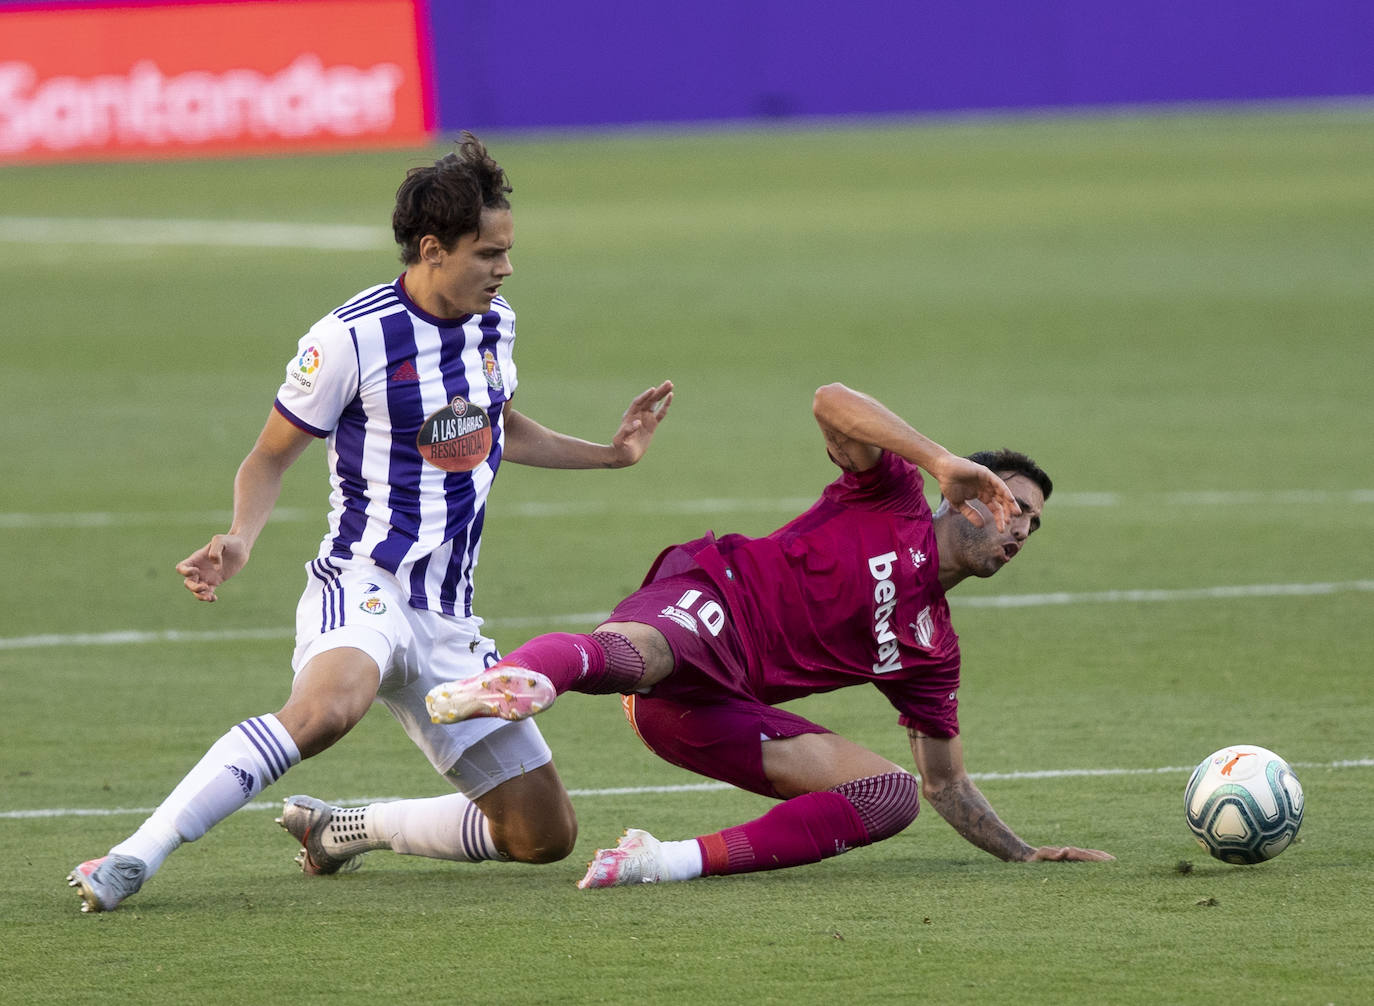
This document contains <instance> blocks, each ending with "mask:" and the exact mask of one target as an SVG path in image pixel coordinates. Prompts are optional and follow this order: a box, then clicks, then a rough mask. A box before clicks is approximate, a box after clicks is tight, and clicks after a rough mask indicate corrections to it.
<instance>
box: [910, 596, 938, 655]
mask: <svg viewBox="0 0 1374 1006" xmlns="http://www.w3.org/2000/svg"><path fill="white" fill-rule="evenodd" d="M910 625H911V631H912V632H914V633H915V634H916V644H917V645H918V646H920V648H921V649H923V650H929V649H930V644H931V643H933V642H934V641H935V619H933V618H931V617H930V605H928V604H927V605H926V606H925V607H924V608H922V609H921V613H920V614H919V615H917V616H916V621H914V622H911V623H910Z"/></svg>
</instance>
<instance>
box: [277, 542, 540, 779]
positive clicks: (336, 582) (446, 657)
mask: <svg viewBox="0 0 1374 1006" xmlns="http://www.w3.org/2000/svg"><path fill="white" fill-rule="evenodd" d="M305 569H306V576H307V580H308V582H307V584H306V588H305V593H304V594H302V595H301V599H300V603H299V604H298V605H297V606H296V651H295V653H294V654H293V655H292V657H291V668H292V670H293V671H295V672H296V673H297V674H299V673H300V671H301V668H303V667H304V666H305V665H306V664H307V663H309V662H310V660H311V659H312V658H314V657H315V656H317V655H318V654H320V653H323V652H324V651H326V650H333V649H338V648H339V647H341V646H350V647H354V648H356V649H359V650H362V651H363V652H364V653H366V654H368V655H369V656H370V657H372V659H373V660H375V661H376V663H377V666H378V668H380V670H381V682H380V684H379V686H378V688H377V701H378V702H381V703H383V704H384V705H385V706H386V707H387V708H388V709H390V710H391V715H392V716H394V717H396V720H397V722H398V723H400V724H401V726H402V727H403V728H404V729H405V732H406V733H407V734H408V735H409V736H410V739H411V740H412V741H414V742H415V745H416V746H417V747H419V749H420V750H421V751H423V752H424V753H425V757H426V758H428V759H429V761H430V764H432V765H433V766H434V768H435V769H436V770H437V771H438V772H439V773H441V774H442V775H444V776H445V777H446V778H447V779H448V780H449V781H450V782H451V783H452V784H453V785H454V786H455V787H457V788H458V789H459V790H461V791H462V792H463V793H464V794H465V795H466V796H468V797H469V798H471V799H476V798H477V797H479V796H481V795H482V794H483V793H486V792H487V791H488V790H490V789H492V788H493V787H495V786H497V785H499V784H500V783H502V782H505V781H506V780H507V779H511V778H514V777H515V776H518V775H521V774H523V773H525V772H529V771H531V770H532V769H536V768H538V767H539V766H541V765H544V764H547V763H548V762H550V761H552V760H553V752H551V751H550V750H549V745H548V744H547V743H546V742H545V740H544V738H543V736H542V735H541V734H540V733H539V728H538V727H536V726H535V725H534V721H533V720H521V721H520V722H518V723H508V722H506V721H505V720H498V719H477V720H467V721H465V722H462V723H450V724H446V725H439V724H436V723H432V722H430V718H429V711H428V710H427V709H426V708H425V695H426V693H427V692H428V691H429V690H430V689H431V688H433V687H434V686H435V685H439V684H443V683H444V682H446V681H457V680H459V679H462V678H469V677H472V676H473V675H474V674H478V673H480V672H482V671H483V670H485V669H486V668H488V667H490V666H491V665H492V664H494V663H496V661H497V660H498V659H500V654H499V653H498V652H497V649H496V644H495V642H493V641H492V640H490V639H488V638H487V637H485V636H483V635H482V631H481V629H482V620H481V619H480V618H457V617H455V616H453V615H445V614H443V613H441V612H437V611H426V610H422V609H419V608H412V607H411V606H410V604H409V591H408V590H406V588H405V587H404V580H402V579H398V578H397V577H396V576H394V575H392V574H391V573H388V572H387V571H386V570H384V569H382V568H380V567H378V566H376V565H373V564H372V563H370V562H365V561H360V560H357V559H352V560H350V559H334V558H330V559H315V560H313V561H311V562H309V563H306V567H305ZM402 572H403V573H404V570H403V571H402Z"/></svg>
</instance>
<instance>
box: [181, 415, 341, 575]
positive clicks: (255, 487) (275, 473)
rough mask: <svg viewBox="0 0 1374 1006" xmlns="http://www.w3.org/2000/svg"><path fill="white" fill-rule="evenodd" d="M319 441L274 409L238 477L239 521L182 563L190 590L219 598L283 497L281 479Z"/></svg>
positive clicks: (236, 509)
mask: <svg viewBox="0 0 1374 1006" xmlns="http://www.w3.org/2000/svg"><path fill="white" fill-rule="evenodd" d="M315 439H316V437H315V436H314V435H313V434H310V433H307V432H306V431H304V430H302V429H300V428H299V427H297V426H296V425H295V424H294V423H291V422H290V421H288V420H287V419H286V418H285V417H284V416H282V414H281V413H279V412H278V411H277V410H276V409H273V410H272V412H271V414H270V415H269V416H268V417H267V423H266V425H264V426H263V428H262V432H261V433H259V434H258V440H257V443H255V444H254V445H253V449H252V450H251V451H249V453H248V456H247V457H246V458H244V459H243V463H242V464H241V465H239V470H238V474H237V475H235V476H234V517H233V521H232V522H231V523H230V526H229V531H228V532H227V533H225V534H217V535H215V536H214V537H213V538H211V539H210V541H209V543H208V544H206V545H204V546H202V547H201V548H198V549H196V551H195V552H193V553H191V554H190V555H189V556H187V557H186V558H185V559H183V560H182V561H181V562H179V563H177V567H176V570H177V572H178V573H180V574H181V575H182V576H183V577H185V580H184V583H185V585H186V589H187V590H189V591H190V592H191V593H192V594H194V595H195V596H196V597H197V598H198V599H199V600H202V601H213V600H215V588H216V587H218V586H219V585H220V584H222V583H223V582H224V581H225V580H227V579H229V578H230V577H231V576H233V575H234V574H235V573H237V572H238V571H239V570H241V569H242V568H243V567H244V565H245V564H246V563H247V562H248V556H249V553H250V552H252V550H253V543H254V542H256V541H257V540H258V535H259V534H261V533H262V529H263V528H264V527H265V526H266V525H267V518H268V517H269V516H271V514H272V508H273V507H274V506H276V503H277V497H278V496H279V495H281V484H282V476H283V475H285V473H286V470H287V469H288V468H290V467H291V466H292V465H293V464H295V462H296V459H297V458H299V457H300V456H301V454H303V453H304V452H305V449H306V448H307V447H309V446H310V444H311V442H312V441H314V440H315Z"/></svg>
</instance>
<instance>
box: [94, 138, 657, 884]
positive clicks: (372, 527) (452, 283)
mask: <svg viewBox="0 0 1374 1006" xmlns="http://www.w3.org/2000/svg"><path fill="white" fill-rule="evenodd" d="M510 191H511V189H510V186H509V185H508V184H507V181H506V176H505V173H504V171H503V170H502V169H501V167H500V166H499V165H498V164H497V163H496V162H495V161H494V160H493V159H492V158H491V156H490V155H489V154H488V153H487V151H486V148H485V147H484V146H483V145H482V143H481V142H480V141H479V140H478V139H477V138H476V137H474V136H472V135H471V134H466V133H465V134H464V135H463V139H462V142H461V143H460V145H459V147H458V149H457V150H456V151H454V152H453V153H450V154H448V155H446V156H445V157H443V158H441V159H440V160H438V161H437V162H435V163H434V164H433V165H432V166H426V167H421V168H415V169H413V170H411V171H410V172H409V173H408V174H407V175H406V177H405V179H404V181H403V182H402V183H401V186H400V188H399V189H398V190H397V193H396V204H395V209H394V212H393V215H392V226H393V230H394V232H395V236H396V240H397V242H398V243H399V244H400V246H401V259H402V261H403V263H404V265H405V271H404V272H403V273H402V275H401V276H400V277H399V278H397V279H396V280H395V281H394V282H390V283H384V284H381V285H379V286H375V287H371V288H370V289H367V290H364V291H362V292H361V293H359V294H358V295H357V296H356V297H353V298H352V299H350V300H349V301H348V302H347V303H345V304H344V305H343V306H342V307H339V308H337V309H336V310H334V311H331V312H330V313H329V314H327V315H326V316H325V317H324V318H322V319H321V320H320V321H319V322H317V323H316V324H315V325H314V326H313V327H312V328H311V329H310V331H309V332H308V333H306V335H305V336H304V337H303V338H302V339H301V340H300V343H299V345H298V346H297V348H296V351H295V352H294V353H293V354H292V356H291V359H290V361H289V362H288V364H287V366H286V373H285V378H284V380H283V382H282V384H281V387H280V388H279V390H278V391H277V397H276V401H275V403H274V407H273V408H272V410H271V411H270V413H269V415H268V419H267V423H266V425H265V426H264V427H263V429H262V432H261V433H260V434H259V436H258V439H257V443H256V444H255V445H254V446H253V449H252V451H251V452H250V453H249V454H248V456H247V457H246V458H245V460H244V461H243V463H242V465H241V466H240V467H239V470H238V474H237V476H236V477H235V480H234V513H233V519H232V523H231V526H230V528H229V530H228V532H227V533H225V534H217V535H215V536H214V537H213V538H211V539H210V541H209V543H208V544H206V545H205V546H204V547H202V548H200V549H198V550H196V551H195V552H194V553H193V554H192V555H190V556H189V557H187V558H186V559H185V560H183V561H182V562H181V563H179V564H178V565H177V572H178V573H179V574H180V575H181V576H182V577H183V578H184V583H185V586H186V588H187V589H188V590H190V591H191V593H192V594H193V595H194V596H195V597H196V598H198V599H200V600H202V601H214V600H216V599H217V597H218V590H219V588H220V587H221V586H222V585H223V584H224V582H225V581H226V580H228V579H229V578H230V577H232V576H234V575H235V574H236V573H238V572H239V570H241V569H242V568H243V566H244V564H245V563H246V562H247V561H248V558H249V554H250V552H251V551H252V548H253V544H254V542H255V541H256V539H257V538H258V535H259V533H260V532H261V531H262V529H263V526H264V525H265V524H266V523H267V519H268V516H269V515H270V514H271V512H272V509H273V506H274V505H275V503H276V500H277V497H278V494H279V492H280V489H281V484H282V476H283V474H284V473H285V472H286V470H287V469H288V468H290V467H291V465H292V464H294V463H295V462H296V460H297V459H298V458H300V456H301V455H302V454H303V453H304V452H305V450H306V449H307V448H308V447H309V446H310V444H312V443H313V442H314V441H316V440H324V442H325V449H326V451H327V453H328V461H329V470H330V497H329V499H330V513H329V529H328V531H327V533H326V534H325V536H324V539H323V541H322V542H321V543H320V548H319V552H318V554H317V555H316V557H315V558H314V559H312V560H311V561H310V562H309V563H308V564H307V566H306V588H305V592H304V594H303V595H302V597H301V600H300V602H299V605H298V607H297V610H296V648H295V653H294V656H293V659H292V668H293V670H294V672H295V679H294V682H293V684H292V688H291V693H290V697H289V698H288V699H287V702H286V704H285V705H284V706H282V708H281V709H279V710H278V711H277V712H276V713H275V714H273V713H266V714H263V715H261V716H254V717H251V718H249V719H247V720H244V721H243V722H242V723H239V724H237V725H236V726H234V727H232V728H231V729H230V730H229V731H228V732H227V733H225V734H224V735H223V736H222V737H221V738H220V739H219V740H217V741H216V742H215V743H214V744H213V745H212V746H211V747H210V749H209V750H208V751H207V752H206V754H205V756H204V757H203V758H202V759H201V760H200V762H199V763H198V764H196V765H195V766H194V767H193V768H192V769H191V771H190V772H189V773H188V774H187V775H186V776H185V777H184V778H183V779H182V780H181V782H180V783H179V784H178V785H177V786H176V787H175V789H173V791H172V793H171V795H169V796H168V797H167V798H166V799H165V800H164V801H163V802H162V804H161V805H160V806H159V807H157V809H156V810H155V811H154V812H153V813H152V815H151V816H150V817H149V818H148V819H147V820H146V821H145V822H144V823H143V825H142V826H141V827H139V829H138V830H137V831H136V832H135V833H134V834H133V835H131V836H129V837H128V838H127V839H125V840H124V841H122V842H120V843H118V844H117V845H115V846H114V847H113V848H112V849H111V850H110V851H109V853H108V854H107V855H106V856H103V857H100V858H98V859H93V860H90V861H88V862H85V863H82V864H81V865H80V866H78V867H76V868H75V869H74V870H73V871H72V872H71V874H70V875H69V877H68V882H69V883H70V884H71V886H73V887H77V888H79V889H80V893H81V897H82V911H109V910H111V909H113V908H115V907H116V906H117V905H118V904H119V903H120V902H121V901H123V900H124V899H125V898H127V897H128V896H129V895H131V894H133V893H134V892H136V891H137V890H138V889H139V888H140V887H142V885H143V884H144V883H145V882H146V881H147V880H148V878H149V877H151V876H152V875H153V874H154V873H155V872H156V871H157V869H158V868H159V867H160V866H161V865H162V863H163V861H164V860H165V859H166V858H167V856H168V855H169V854H170V853H171V852H172V851H173V850H174V849H176V848H177V847H178V846H179V845H181V844H182V843H183V842H190V841H194V840H195V839H197V838H199V837H200V836H201V835H203V834H204V833H205V832H206V831H207V830H209V829H210V828H211V827H213V826H214V825H215V824H217V823H218V822H219V821H221V820H223V819H224V818H225V817H227V816H228V815H229V814H231V813H232V812H233V811H235V810H237V809H238V808H240V807H242V806H243V805H244V804H246V803H248V802H249V801H250V800H252V799H253V797H255V796H256V795H257V794H258V793H259V792H260V791H261V790H262V789H263V788H264V787H265V786H267V785H269V784H271V783H273V782H276V781H277V780H278V779H279V778H281V776H282V775H283V774H285V772H286V771H287V770H288V769H289V768H291V767H292V766H293V765H295V764H296V763H297V762H299V761H300V760H301V759H302V758H309V757H311V756H312V755H315V754H318V753H319V752H320V751H323V750H324V749H325V748H328V747H329V746H330V745H331V744H333V743H334V742H336V741H337V740H339V739H340V738H341V737H343V736H344V735H345V734H346V733H348V731H349V730H350V729H351V728H352V727H353V726H354V725H355V724H356V723H357V722H358V721H359V720H361V719H362V717H363V714H364V713H366V712H367V710H368V708H369V706H371V704H372V703H373V701H374V700H375V701H380V702H382V703H383V704H385V705H386V706H387V707H388V708H389V709H390V710H391V712H392V714H393V715H394V716H395V717H396V719H397V720H398V721H399V722H400V724H401V725H402V727H403V728H404V729H405V730H406V732H407V733H408V734H409V736H410V737H411V739H412V740H413V741H414V742H415V744H416V745H417V746H418V747H419V748H420V749H421V750H422V751H423V752H424V753H425V755H426V756H427V757H428V758H429V760H430V762H431V763H432V764H433V766H434V768H435V769H436V770H437V771H438V772H439V773H441V774H442V775H443V776H444V777H445V778H446V779H447V780H448V781H449V782H450V783H451V784H452V785H453V787H454V788H455V790H456V792H454V793H452V794H449V795H446V796H441V797H436V798H433V799H431V800H422V801H409V802H406V803H405V804H404V805H403V806H402V805H397V806H396V807H388V806H385V805H383V806H381V807H380V808H379V809H377V810H375V811H371V810H369V811H367V812H364V811H363V810H352V811H348V810H343V809H341V808H340V809H336V808H332V807H329V806H327V805H325V804H323V803H321V802H320V801H318V800H314V799H312V798H310V797H291V798H289V799H288V800H287V801H286V803H285V806H284V810H283V814H282V819H281V824H282V825H283V827H285V828H286V829H287V830H288V831H289V832H291V834H292V835H293V836H294V837H295V838H297V839H298V840H299V841H300V842H301V844H302V846H303V848H302V850H301V854H300V856H299V857H298V861H299V862H300V864H301V867H302V869H304V870H305V872H306V873H311V874H319V873H332V872H336V871H337V870H339V869H341V868H345V867H347V866H349V865H351V864H354V863H356V858H355V853H357V852H360V851H363V850H364V849H373V848H393V849H395V850H396V851H398V852H402V853H412V854H417V855H424V856H430V857H434V858H440V859H449V860H457V861H474V862H475V861H479V860H485V859H511V860H517V861H520V862H526V863H547V862H552V861H554V860H558V859H561V858H563V857H564V856H566V855H567V854H568V853H569V852H570V851H571V850H572V847H573V842H574V840H575V838H576V831H577V825H576V818H575V816H574V814H573V809H572V805H571V803H570V801H569V799H568V796H567V793H566V791H565V790H564V788H563V785H562V783H561V781H560V780H559V778H558V773H557V771H556V770H555V768H554V765H553V761H552V756H551V754H550V752H549V748H548V745H547V744H546V743H545V742H544V740H543V738H542V737H541V736H540V734H539V732H538V731H537V730H536V729H534V727H533V723H530V722H525V723H507V722H503V721H500V720H487V721H479V722H477V723H467V724H458V725H450V726H438V725H436V724H434V723H433V722H432V721H431V719H430V717H429V714H428V712H427V710H426V708H425V702H424V697H425V694H426V692H427V691H428V690H429V689H430V688H431V687H433V686H434V685H436V684H438V683H440V682H443V681H447V680H450V679H453V678H461V677H467V676H471V675H475V674H477V673H479V672H481V671H482V670H483V669H484V668H486V667H488V666H491V665H492V664H494V663H495V662H496V661H497V659H498V653H497V650H496V646H495V643H494V642H493V641H492V640H491V639H489V638H487V637H486V636H485V635H483V633H482V620H481V619H480V618H478V617H477V616H476V615H475V614H474V610H473V573H474V571H475V568H476V565H477V559H478V553H479V551H480V548H481V540H482V527H483V524H484V522H485V520H486V512H487V511H486V504H487V494H488V492H489V490H490V488H491V484H492V480H493V479H494V478H495V476H496V472H497V469H498V467H499V466H500V464H501V462H503V461H512V462H515V463H516V464H525V465H535V466H539V467H544V468H622V467H625V466H627V465H632V464H635V463H636V462H637V461H639V459H640V458H641V457H642V456H643V454H644V452H645V450H647V448H648V447H649V444H650V441H651V440H652V438H653V435H654V431H655V429H656V428H657V426H658V424H659V423H660V422H661V421H662V420H663V418H664V416H665V415H666V414H667V411H668V407H669V405H670V404H671V402H672V384H671V383H670V382H667V381H665V382H663V383H662V384H659V385H657V386H656V387H652V388H649V389H648V390H646V391H644V392H643V393H641V394H639V395H637V396H636V397H635V398H634V399H633V400H632V401H631V402H630V406H629V408H628V409H627V410H626V412H625V413H624V416H623V417H622V419H621V422H620V425H619V428H618V429H617V430H616V432H615V434H614V436H613V437H612V438H611V441H610V443H609V444H598V443H592V442H588V441H585V440H581V439H578V438H576V437H572V436H569V435H566V434H563V433H559V432H556V431H554V430H551V429H548V428H546V427H544V426H542V425H540V424H539V423H537V422H536V421H535V420H533V419H531V418H529V417H528V416H526V415H524V414H523V413H521V412H518V411H516V410H515V409H514V408H512V405H511V401H512V398H513V396H514V394H515V389H516V367H515V360H514V356H513V355H512V350H513V346H514V342H515V312H514V311H513V310H512V309H511V306H510V304H509V303H508V302H507V301H506V300H505V298H504V297H502V296H501V295H500V288H501V286H502V284H503V283H504V282H505V280H506V279H507V278H508V277H509V276H510V275H511V272H512V269H511V262H510V251H511V246H512V244H513V240H514V230H513V221H512V216H511V210H510V201H509V200H508V198H507V194H508V193H509V192H510ZM350 841H351V842H352V844H351V845H349V844H346V843H347V842H350ZM341 843H345V844H341ZM340 850H343V851H342V852H341V851H340Z"/></svg>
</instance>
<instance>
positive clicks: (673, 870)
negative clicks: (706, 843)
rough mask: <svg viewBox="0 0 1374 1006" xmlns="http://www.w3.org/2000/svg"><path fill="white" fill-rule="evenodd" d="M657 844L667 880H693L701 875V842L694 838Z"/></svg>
mask: <svg viewBox="0 0 1374 1006" xmlns="http://www.w3.org/2000/svg"><path fill="white" fill-rule="evenodd" d="M658 845H659V851H660V852H661V853H662V855H663V872H664V875H665V876H667V877H668V879H669V880H694V879H696V878H697V877H700V876H701V871H702V869H703V867H702V862H701V843H699V842H698V841H697V840H696V839H695V838H688V839H685V840H683V841H681V842H659V843H658Z"/></svg>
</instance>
